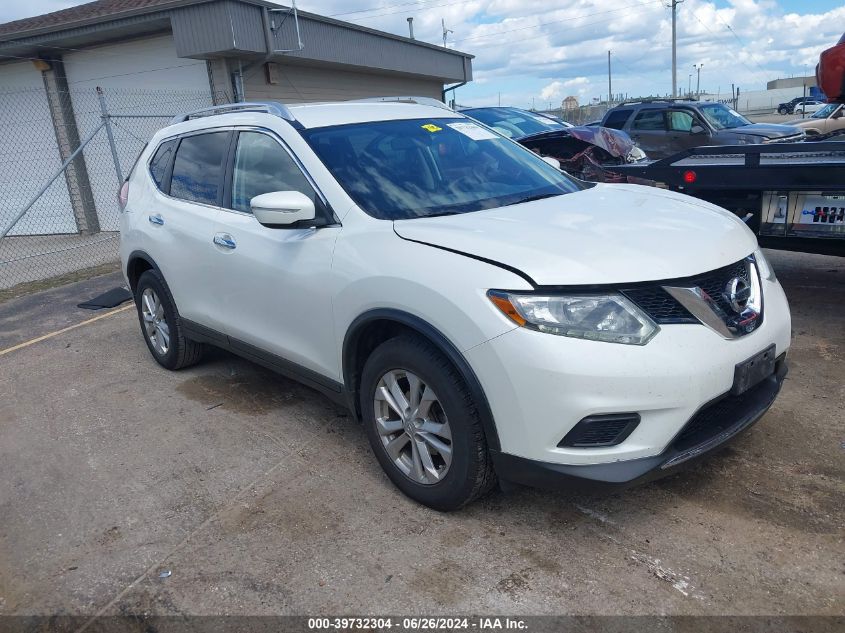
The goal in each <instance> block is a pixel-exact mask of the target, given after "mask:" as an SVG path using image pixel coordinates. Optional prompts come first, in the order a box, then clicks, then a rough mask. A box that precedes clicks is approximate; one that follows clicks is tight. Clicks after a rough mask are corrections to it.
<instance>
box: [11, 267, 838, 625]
mask: <svg viewBox="0 0 845 633" xmlns="http://www.w3.org/2000/svg"><path fill="white" fill-rule="evenodd" d="M769 254H770V257H771V260H772V262H773V265H774V267H775V269H776V271H777V274H778V276H779V278H780V279H781V281H782V283H783V285H784V287H785V289H786V292H787V295H788V296H789V299H790V302H791V306H792V311H793V343H792V349H791V352H790V354H789V363H790V373H789V377H788V380H787V382H786V384H785V386H784V390H783V392H782V394H781V396H780V398H779V399H778V401H777V402H776V404H775V405H774V407H773V408H772V409H771V411H770V412H769V413H768V414H767V415H766V416H765V417H764V418H763V419H762V420H761V421H760V422H759V423H758V424H757V425H756V426H755V427H754V428H753V429H752V430H751V431H750V432H749V433H747V434H745V435H743V436H742V437H740V438H739V439H738V440H737V441H736V442H735V443H733V444H732V445H731V446H730V447H729V448H727V449H726V450H724V451H723V452H721V453H719V454H717V455H714V456H712V458H711V459H709V460H708V461H706V462H705V463H704V464H703V465H702V466H700V467H698V468H697V469H695V470H692V471H688V472H685V473H681V474H678V475H676V476H674V477H672V478H670V479H666V480H662V481H659V482H655V483H652V484H649V485H645V486H642V487H639V488H636V489H633V490H629V491H627V492H624V493H621V494H617V495H614V496H609V497H579V496H576V495H574V494H563V493H550V492H542V491H536V490H530V489H518V490H516V491H511V492H508V493H507V494H505V493H501V492H496V493H494V494H492V495H491V496H489V497H487V498H485V499H483V500H482V501H480V502H477V503H475V504H474V505H472V506H471V507H469V508H467V509H465V510H463V511H461V512H457V513H452V514H440V513H437V512H434V511H432V510H429V509H426V508H424V507H421V506H419V505H416V504H415V503H413V502H411V501H409V500H408V499H406V498H404V497H403V496H402V495H401V494H400V493H399V492H398V491H397V490H396V489H395V488H394V487H393V486H392V485H390V483H389V482H388V480H387V478H386V477H385V476H384V475H383V474H382V472H381V470H380V469H379V467H378V465H377V463H376V461H375V459H374V458H373V457H372V456H371V454H370V450H369V447H368V445H367V443H366V439H365V437H364V433H363V430H362V429H361V427H360V425H359V424H357V423H355V422H353V420H352V419H351V418H350V417H348V416H347V414H346V412H345V411H343V410H341V409H338V408H337V407H336V406H335V405H333V404H332V403H331V402H329V401H328V400H327V399H325V398H323V397H322V396H320V395H318V394H316V393H315V392H313V391H310V390H309V389H307V388H305V387H301V386H299V385H297V384H294V383H292V382H289V381H287V380H285V379H283V378H279V377H278V376H275V375H273V374H271V373H269V372H267V371H265V370H263V369H261V368H259V367H257V366H255V365H252V364H250V363H248V362H246V361H243V360H240V359H238V358H236V357H234V356H231V355H228V354H226V353H223V352H215V353H212V354H209V356H208V358H207V360H206V361H205V362H203V363H202V364H200V365H199V366H197V367H194V368H192V369H189V370H185V371H181V372H178V373H170V372H167V371H165V370H163V369H161V368H160V367H158V366H157V365H156V364H155V363H154V362H153V360H152V358H151V357H150V355H149V353H148V351H147V349H146V347H145V346H144V343H143V341H142V339H141V335H140V331H139V327H138V323H137V319H136V316H135V313H134V311H133V309H127V310H124V311H121V312H116V313H114V314H109V315H106V316H105V317H103V318H99V319H98V320H96V321H93V322H88V323H85V321H86V320H88V319H91V318H92V317H98V316H101V313H92V312H86V311H83V310H79V309H77V308H75V307H74V306H75V304H76V303H78V302H79V301H82V300H84V299H86V298H89V297H91V296H93V295H94V294H97V293H98V292H100V291H102V290H105V289H108V288H110V287H113V286H114V285H116V284H117V283H118V281H119V277H117V276H115V275H110V276H105V277H100V278H97V279H93V280H89V281H86V282H80V283H78V284H73V285H70V286H64V287H62V288H58V289H54V290H48V291H45V292H42V293H40V294H35V295H30V296H27V297H23V298H18V299H14V300H11V301H7V302H5V303H3V304H0V614H5V615H12V614H16V615H37V614H41V615H44V614H77V615H91V616H93V615H98V614H99V615H103V614H127V613H152V614H165V615H167V614H173V615H182V614H224V613H225V614H307V615H314V614H340V613H347V614H351V613H356V614H380V613H381V614H384V613H434V614H437V613H443V614H455V613H509V614H691V615H695V614H744V615H807V614H815V615H837V614H838V615H842V614H843V613H845V582H843V581H845V547H843V526H845V414H844V413H843V404H845V259H841V258H833V257H821V256H811V255H800V254H790V253H781V252H770V253H769ZM65 328H70V329H66V330H65V331H64V332H62V333H60V334H57V335H55V336H52V337H50V338H47V339H45V340H42V341H39V342H35V343H33V344H30V345H26V346H25V347H21V348H18V349H15V350H14V351H10V352H8V353H3V351H2V350H6V349H9V348H11V347H13V346H16V345H19V344H21V343H25V342H27V341H30V340H32V339H34V338H36V337H39V336H42V335H45V334H49V333H52V332H55V331H57V330H62V329H65ZM167 572H169V574H168V573H167Z"/></svg>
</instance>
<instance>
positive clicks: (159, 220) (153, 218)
mask: <svg viewBox="0 0 845 633" xmlns="http://www.w3.org/2000/svg"><path fill="white" fill-rule="evenodd" d="M147 219H148V220H149V221H150V224H157V225H158V226H162V225H163V224H164V218H163V217H161V215H160V214H158V213H156V214H153V215H148V216H147Z"/></svg>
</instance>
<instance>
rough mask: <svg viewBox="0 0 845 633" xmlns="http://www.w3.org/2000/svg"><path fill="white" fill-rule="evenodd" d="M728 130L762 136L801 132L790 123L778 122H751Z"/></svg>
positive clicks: (779, 136) (772, 136)
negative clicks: (782, 123)
mask: <svg viewBox="0 0 845 633" xmlns="http://www.w3.org/2000/svg"><path fill="white" fill-rule="evenodd" d="M726 131H728V132H739V133H740V134H749V135H750V136H762V137H763V138H782V137H786V136H794V135H796V134H801V132H802V130H800V129H798V128H797V127H795V126H792V125H781V124H779V123H752V124H751V125H743V126H741V127H736V128H732V129H730V130H726Z"/></svg>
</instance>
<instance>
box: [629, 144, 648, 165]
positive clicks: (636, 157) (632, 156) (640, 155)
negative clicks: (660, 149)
mask: <svg viewBox="0 0 845 633" xmlns="http://www.w3.org/2000/svg"><path fill="white" fill-rule="evenodd" d="M646 158H648V157H647V156H646V154H645V152H644V151H643V150H641V149H640V148H639V147H637V146H636V145H634V147H632V148H631V151H630V152H628V157H627V161H628V162H629V163H636V162H637V161H640V160H645V159H646Z"/></svg>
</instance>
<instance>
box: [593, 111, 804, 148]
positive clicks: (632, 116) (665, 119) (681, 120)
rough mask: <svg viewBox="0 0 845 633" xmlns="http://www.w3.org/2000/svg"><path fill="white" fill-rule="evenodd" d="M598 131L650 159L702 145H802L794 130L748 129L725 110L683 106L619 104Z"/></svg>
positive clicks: (752, 125)
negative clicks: (623, 136) (623, 138)
mask: <svg viewBox="0 0 845 633" xmlns="http://www.w3.org/2000/svg"><path fill="white" fill-rule="evenodd" d="M602 126H604V127H610V128H614V129H617V130H623V131H625V132H627V133H628V135H629V136H630V137H631V138H632V139H633V140H634V142H636V143H637V145H639V146H640V147H641V148H642V149H643V151H645V153H646V154H648V156H649V158H654V159H658V158H666V157H667V156H671V155H672V154H676V153H678V152H680V151H682V150H685V149H689V148H691V147H700V146H702V145H746V144H757V143H789V142H794V141H802V140H804V131H803V130H801V129H800V128H797V127H795V126H791V125H777V124H774V123H752V122H751V121H749V120H748V119H746V118H745V117H744V116H742V115H741V114H739V113H738V112H736V111H735V110H732V109H731V108H729V107H727V106H726V105H724V104H721V103H711V102H699V101H686V100H652V101H636V102H629V103H623V104H622V105H619V106H616V107H615V108H612V109H611V110H609V111H608V112H607V113H606V114H605V115H604V118H603V119H602Z"/></svg>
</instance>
